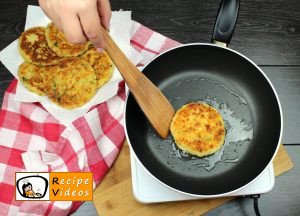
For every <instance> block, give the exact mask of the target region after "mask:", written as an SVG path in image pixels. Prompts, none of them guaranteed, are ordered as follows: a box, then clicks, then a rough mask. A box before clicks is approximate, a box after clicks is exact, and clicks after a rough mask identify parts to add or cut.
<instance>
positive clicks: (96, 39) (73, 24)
mask: <svg viewBox="0 0 300 216" xmlns="http://www.w3.org/2000/svg"><path fill="white" fill-rule="evenodd" d="M39 4H40V6H41V8H42V9H43V11H44V12H45V13H46V15H47V16H48V17H49V18H50V19H51V20H52V21H53V23H54V24H55V25H56V26H57V27H58V28H59V30H61V31H62V32H63V33H64V35H65V37H66V39H67V40H68V41H70V42H71V43H84V42H86V41H87V40H90V41H91V42H92V43H93V44H94V46H95V47H96V48H104V46H105V43H104V39H103V35H102V33H101V25H102V26H103V27H104V28H105V29H106V30H109V21H110V17H111V8H110V3H109V0H39Z"/></svg>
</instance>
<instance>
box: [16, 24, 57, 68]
mask: <svg viewBox="0 0 300 216" xmlns="http://www.w3.org/2000/svg"><path fill="white" fill-rule="evenodd" d="M19 52H20V54H21V56H22V57H23V59H24V60H25V61H27V62H30V63H33V64H36V65H42V66H44V65H53V64H57V63H58V62H59V61H60V60H61V58H60V57H59V56H58V55H57V54H56V53H55V52H53V51H52V50H51V49H50V48H49V47H48V43H47V40H46V37H45V28H43V27H33V28H30V29H28V30H26V31H24V32H23V33H22V34H21V36H20V37H19Z"/></svg>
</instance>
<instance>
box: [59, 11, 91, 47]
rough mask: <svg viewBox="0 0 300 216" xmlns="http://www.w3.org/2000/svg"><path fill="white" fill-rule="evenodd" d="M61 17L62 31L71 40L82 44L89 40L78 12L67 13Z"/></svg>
mask: <svg viewBox="0 0 300 216" xmlns="http://www.w3.org/2000/svg"><path fill="white" fill-rule="evenodd" d="M61 19H62V20H63V22H62V23H61V27H62V31H63V33H64V35H65V37H66V39H67V40H68V41H69V42H71V43H78V44H80V43H85V42H86V41H87V38H86V37H85V35H84V32H83V30H82V27H81V23H80V19H79V17H78V15H77V14H74V13H65V14H64V15H63V16H61Z"/></svg>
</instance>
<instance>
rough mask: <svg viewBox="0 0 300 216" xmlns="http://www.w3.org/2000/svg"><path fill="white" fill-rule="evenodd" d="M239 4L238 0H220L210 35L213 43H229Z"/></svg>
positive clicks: (224, 44)
mask: <svg viewBox="0 0 300 216" xmlns="http://www.w3.org/2000/svg"><path fill="white" fill-rule="evenodd" d="M239 5H240V1H239V0H222V2H221V4H220V7H219V12H218V15H217V19H216V22H215V26H214V32H213V35H212V42H213V43H214V44H217V45H220V46H223V47H227V45H228V44H229V42H230V40H231V37H232V35H233V31H234V28H235V24H236V21H237V17H238V13H239Z"/></svg>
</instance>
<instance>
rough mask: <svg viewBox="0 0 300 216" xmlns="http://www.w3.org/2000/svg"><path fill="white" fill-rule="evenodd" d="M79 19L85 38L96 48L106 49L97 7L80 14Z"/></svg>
mask: <svg viewBox="0 0 300 216" xmlns="http://www.w3.org/2000/svg"><path fill="white" fill-rule="evenodd" d="M79 19H80V22H81V26H82V28H83V31H84V34H85V36H86V37H87V38H88V39H89V40H90V41H91V42H92V44H93V45H94V46H95V47H96V48H104V46H105V43H104V39H103V35H102V32H101V22H100V17H99V14H98V10H97V5H96V2H95V5H94V6H92V7H89V8H87V9H86V10H83V11H80V12H79Z"/></svg>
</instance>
